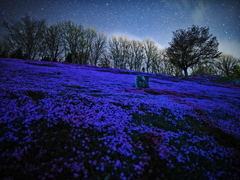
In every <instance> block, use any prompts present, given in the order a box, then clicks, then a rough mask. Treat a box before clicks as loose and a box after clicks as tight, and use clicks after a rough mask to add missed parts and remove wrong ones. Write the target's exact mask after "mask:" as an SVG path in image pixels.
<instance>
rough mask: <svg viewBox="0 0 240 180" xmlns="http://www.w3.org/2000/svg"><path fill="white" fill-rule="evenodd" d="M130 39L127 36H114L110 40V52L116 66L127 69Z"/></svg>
mask: <svg viewBox="0 0 240 180" xmlns="http://www.w3.org/2000/svg"><path fill="white" fill-rule="evenodd" d="M129 47H130V40H129V39H128V38H127V37H112V38H111V39H110V40H109V52H110V55H111V57H112V59H113V63H114V68H120V69H126V67H127V62H128V59H129Z"/></svg>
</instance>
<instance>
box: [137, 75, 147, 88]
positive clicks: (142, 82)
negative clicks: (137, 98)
mask: <svg viewBox="0 0 240 180" xmlns="http://www.w3.org/2000/svg"><path fill="white" fill-rule="evenodd" d="M148 78H149V77H148V76H143V75H138V76H137V77H136V78H135V87H137V88H149V84H148Z"/></svg>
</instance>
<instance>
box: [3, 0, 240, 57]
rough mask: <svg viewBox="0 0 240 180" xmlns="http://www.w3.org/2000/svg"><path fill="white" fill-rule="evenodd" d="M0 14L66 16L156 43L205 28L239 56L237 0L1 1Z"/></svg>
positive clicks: (110, 32)
mask: <svg viewBox="0 0 240 180" xmlns="http://www.w3.org/2000/svg"><path fill="white" fill-rule="evenodd" d="M0 13H1V14H0V20H1V21H3V20H6V21H9V20H19V19H20V18H21V17H23V16H25V15H29V16H31V17H33V18H37V19H42V18H44V19H46V20H47V22H48V23H49V24H52V23H56V22H61V21H63V20H69V19H70V20H73V21H74V22H76V23H79V24H80V23H81V24H82V25H84V26H93V27H95V28H96V29H97V30H101V31H103V32H105V33H106V34H107V35H124V36H128V37H129V38H135V39H145V38H150V39H153V40H154V41H155V42H157V43H158V44H159V45H160V46H162V47H168V42H170V41H171V39H172V31H175V30H177V29H180V28H184V29H186V28H188V27H191V26H192V25H193V24H195V25H199V26H208V27H209V28H210V33H212V34H213V35H214V36H217V39H218V41H219V43H220V46H219V50H220V51H222V52H224V53H229V54H232V55H234V56H236V57H238V58H240V1H239V0H217V1H216V0H200V1H193V0H41V1H39V0H1V1H0ZM1 29H2V28H1ZM1 32H2V30H1Z"/></svg>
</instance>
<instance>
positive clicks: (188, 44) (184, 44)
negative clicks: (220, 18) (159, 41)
mask: <svg viewBox="0 0 240 180" xmlns="http://www.w3.org/2000/svg"><path fill="white" fill-rule="evenodd" d="M169 44H170V47H169V48H167V50H166V52H167V55H168V57H169V60H170V62H171V63H172V64H174V65H175V66H177V67H179V68H181V69H182V70H184V73H185V77H186V78H188V72H187V69H188V68H189V67H192V66H193V65H195V64H199V65H201V64H205V63H211V62H212V61H213V60H214V59H215V58H218V57H219V56H220V55H221V52H219V51H218V41H217V38H216V37H212V34H209V28H207V27H198V26H195V25H193V26H192V27H190V28H188V29H187V30H185V29H179V30H177V31H175V32H173V39H172V41H171V42H170V43H169Z"/></svg>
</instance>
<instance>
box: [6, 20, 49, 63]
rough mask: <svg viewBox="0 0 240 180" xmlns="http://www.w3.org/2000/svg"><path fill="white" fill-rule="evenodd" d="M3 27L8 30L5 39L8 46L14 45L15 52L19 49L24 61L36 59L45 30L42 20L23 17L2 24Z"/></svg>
mask: <svg viewBox="0 0 240 180" xmlns="http://www.w3.org/2000/svg"><path fill="white" fill-rule="evenodd" d="M3 26H4V27H5V28H6V29H7V30H8V35H7V39H8V41H9V43H10V44H14V45H15V47H16V49H15V50H17V49H21V50H22V51H23V54H24V56H25V58H26V59H35V58H36V57H37V55H38V53H39V48H40V45H41V44H42V41H43V39H44V32H45V29H46V22H45V21H44V20H35V19H32V18H30V17H29V16H25V17H23V18H22V19H21V20H20V21H16V22H11V23H9V22H4V23H3Z"/></svg>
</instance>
